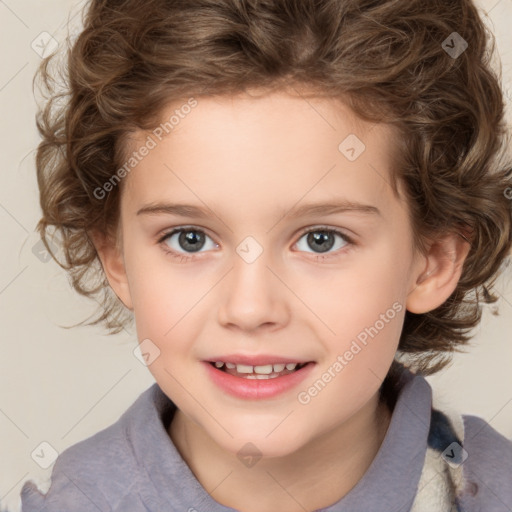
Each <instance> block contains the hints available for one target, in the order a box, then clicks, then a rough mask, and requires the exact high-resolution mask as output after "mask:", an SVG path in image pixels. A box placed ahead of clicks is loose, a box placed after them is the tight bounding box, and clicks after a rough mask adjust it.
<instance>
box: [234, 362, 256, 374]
mask: <svg viewBox="0 0 512 512" xmlns="http://www.w3.org/2000/svg"><path fill="white" fill-rule="evenodd" d="M252 370H253V367H252V366H249V365H247V364H237V365H236V371H237V372H238V373H253V371H252Z"/></svg>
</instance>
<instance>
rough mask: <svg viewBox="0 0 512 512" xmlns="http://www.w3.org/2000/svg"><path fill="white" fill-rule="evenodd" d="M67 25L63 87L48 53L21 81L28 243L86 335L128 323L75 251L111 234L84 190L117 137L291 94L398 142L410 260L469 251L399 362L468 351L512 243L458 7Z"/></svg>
mask: <svg viewBox="0 0 512 512" xmlns="http://www.w3.org/2000/svg"><path fill="white" fill-rule="evenodd" d="M82 22H83V30H82V31H81V32H80V34H79V35H78V37H77V39H76V41H74V42H73V43H70V42H69V40H68V47H67V54H66V55H67V70H66V72H65V74H64V89H63V90H62V91H58V90H57V88H58V87H62V80H61V82H59V81H56V80H54V78H53V76H54V75H53V74H52V73H53V72H52V71H50V66H49V64H50V62H55V61H54V59H55V57H56V56H57V54H53V55H50V56H48V57H47V58H46V59H44V60H43V61H42V63H41V65H40V68H39V69H38V71H37V73H36V76H35V77H34V80H35V81H36V80H38V79H39V80H40V82H41V84H42V87H41V88H42V89H43V90H44V95H45V99H46V102H45V104H44V107H43V108H40V110H39V111H38V114H37V127H38V129H39V132H40V134H41V135H42V142H41V143H40V144H39V146H38V151H37V177H38V184H39V188H40V201H41V207H42V212H43V217H42V219H41V220H40V222H39V224H38V230H39V232H40V234H41V237H42V239H43V241H44V243H45V245H46V246H47V248H48V250H49V251H50V252H51V253H52V251H51V246H50V244H49V243H48V240H47V237H49V236H50V233H49V228H51V227H53V228H55V233H56V234H59V235H60V236H61V238H62V240H61V241H60V247H61V248H62V249H63V253H64V256H65V261H60V260H59V259H58V258H57V256H56V255H55V254H53V253H52V255H53V256H54V258H55V259H56V261H57V262H58V263H59V265H61V266H62V267H63V268H65V269H66V270H67V271H68V272H69V275H70V279H71V283H72V286H73V287H74V288H75V290H76V291H77V292H79V293H80V294H82V295H85V296H87V297H90V298H93V299H95V300H96V301H97V302H98V303H99V305H100V309H99V313H98V315H97V316H96V318H93V319H91V318H89V320H90V321H89V322H88V324H87V325H92V324H97V323H101V322H102V323H104V325H105V326H106V327H107V328H108V329H109V331H110V332H111V333H116V332H119V331H120V330H121V328H122V327H123V326H125V325H127V322H129V321H131V320H133V315H132V314H131V312H130V311H128V310H127V309H126V308H125V307H124V305H123V304H122V302H121V301H120V300H119V299H118V298H117V297H116V296H115V295H114V294H113V292H112V290H111V289H110V287H109V285H108V281H107V279H106V276H105V274H104V272H103V269H102V266H101V263H100V261H99V259H98V254H97V252H96V249H95V246H94V245H93V243H92V241H91V237H90V234H91V232H92V231H97V232H100V233H103V234H105V235H106V236H108V237H115V236H116V235H115V234H116V232H117V226H118V221H119V203H120V201H119V199H120V194H121V193H122V186H119V187H111V188H112V190H110V191H109V193H108V194H107V196H106V197H105V198H104V199H103V198H99V197H98V194H97V193H95V192H94V191H95V190H96V191H97V190H98V187H100V188H101V187H103V186H104V184H105V183H106V182H108V181H109V180H111V178H112V176H113V175H114V174H115V173H116V170H118V169H119V167H120V166H121V165H122V162H123V161H125V160H124V158H125V154H124V152H125V149H126V142H127V140H128V137H129V136H130V134H131V133H133V132H134V131H136V130H140V129H142V130H149V129H153V128H155V127H156V126H157V124H158V123H159V122H160V118H159V116H160V114H161V112H162V111H163V109H164V108H165V107H166V106H167V105H168V104H170V103H171V102H175V101H178V100H183V98H189V97H191V96H196V97H199V96H211V95H230V94H231V95H232V94H238V93H240V92H243V91H247V90H248V89H250V88H251V89H252V88H260V89H261V88H263V89H266V90H268V91H272V90H277V89H285V88H290V87H292V88H293V87H294V86H296V87H297V88H298V87H299V86H306V87H307V89H308V90H310V91H311V92H312V96H317V97H321V96H324V97H331V98H339V99H343V101H345V102H346V103H347V104H348V105H349V106H350V107H351V108H352V109H353V110H354V111H355V112H356V113H357V114H358V115H359V116H360V117H361V118H362V119H365V120H368V121H372V122H375V123H377V122H386V123H389V124H390V125H392V126H393V127H395V128H396V130H398V131H397V133H399V134H400V137H397V140H396V144H397V149H398V153H397V155H398V163H397V165H396V167H395V168H394V169H393V176H392V185H393V189H394V191H395V193H396V190H397V182H400V184H401V185H403V189H404V191H405V196H406V200H407V204H408V206H409V209H410V216H411V223H412V227H413V230H414V235H415V245H416V247H417V248H419V249H420V250H422V251H424V250H425V241H426V240H429V239H430V238H431V237H434V236H435V235H436V234H440V233H446V232H457V233H461V235H464V233H465V235H464V236H467V237H468V238H470V239H471V248H470V252H469V254H468V256H467V258H466V260H465V262H464V266H463V271H462V275H461V278H460V280H459V283H458V285H457V287H456V289H455V291H454V292H453V294H452V295H451V296H450V297H449V299H448V300H447V301H446V302H445V303H444V304H442V305H441V306H439V307H438V308H436V309H435V310H433V311H430V312H428V313H425V314H413V313H411V312H407V313H406V317H405V321H404V326H403V331H402V334H401V339H400V343H399V354H398V355H399V356H400V355H402V356H403V355H404V354H405V355H408V357H410V366H411V367H412V368H413V369H416V370H417V371H420V372H422V373H424V374H429V373H434V372H435V371H437V370H439V369H440V368H442V367H443V366H445V365H446V364H447V362H448V361H449V359H450V356H451V353H452V352H453V351H454V350H460V348H459V347H460V346H461V345H464V344H466V343H467V341H468V340H469V339H470V337H471V336H470V335H469V331H470V330H471V329H472V328H473V327H475V326H476V325H477V324H478V322H479V321H480V318H481V313H482V306H481V303H482V302H495V301H496V300H497V296H496V295H495V294H493V293H492V288H493V285H494V283H495V280H496V278H497V276H498V275H499V273H500V270H501V269H500V267H501V266H502V265H503V263H504V262H505V259H506V258H507V257H508V256H509V255H510V248H511V245H512V230H511V224H512V215H511V201H510V198H511V196H512V188H511V187H512V176H511V174H512V171H511V167H512V166H511V163H510V161H507V158H506V151H505V147H506V143H507V130H506V124H505V122H504V100H503V93H502V90H501V87H500V77H499V76H498V74H497V73H496V72H494V71H493V70H492V68H491V58H492V57H493V55H494V38H493V36H492V34H491V33H490V32H489V31H488V29H487V28H486V27H485V25H484V23H483V21H482V19H481V18H480V17H479V14H478V12H477V9H476V8H475V6H474V5H473V4H472V3H471V1H470V0H452V1H450V2H446V1H445V0H430V1H429V2H424V1H423V0H407V1H405V2H404V1H397V0H316V1H314V2H307V1H304V0H91V1H90V2H89V4H88V6H87V8H86V9H85V10H84V12H83V20H82ZM455 32H456V34H454V33H455ZM455 42H457V45H456V44H455ZM464 42H467V48H465V46H464ZM450 49H452V50H453V51H452V52H450ZM455 50H457V53H456V54H454V52H455ZM61 78H62V75H61ZM62 100H64V101H62ZM121 185H122V183H121ZM84 322H85V321H84ZM84 322H81V324H83V323H84Z"/></svg>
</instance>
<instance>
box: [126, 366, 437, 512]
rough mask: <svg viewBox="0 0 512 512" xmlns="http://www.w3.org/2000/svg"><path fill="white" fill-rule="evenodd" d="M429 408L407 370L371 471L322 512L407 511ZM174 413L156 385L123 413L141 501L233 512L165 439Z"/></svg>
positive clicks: (425, 388) (424, 389)
mask: <svg viewBox="0 0 512 512" xmlns="http://www.w3.org/2000/svg"><path fill="white" fill-rule="evenodd" d="M431 406H432V390H431V388H430V385H429V384H428V382H427V381H426V380H425V379H424V378H423V377H422V376H419V375H414V374H412V373H410V372H409V371H407V370H406V371H405V372H404V375H403V378H402V380H401V384H400V387H399V389H398V399H397V402H396V405H395V407H394V410H393V414H392V417H391V421H390V425H389V428H388V431H387V433H386V436H385V438H384V441H383V443H382V445H381V447H380V449H379V451H378V452H377V455H376V456H375V458H374V460H373V461H372V463H371V465H370V467H369V468H368V470H367V471H366V473H365V474H364V475H363V478H362V479H361V480H360V481H359V482H358V483H357V484H356V485H355V486H354V487H353V488H352V489H351V490H350V492H349V493H348V494H346V495H345V496H344V497H343V498H342V499H341V500H339V501H338V502H336V503H335V504H333V505H331V506H329V507H327V508H324V509H322V511H323V512H351V511H353V510H379V511H381V512H387V511H389V512H391V511H396V510H404V511H405V510H409V509H410V507H411V506H412V503H413V501H414V497H415V495H416V492H417V487H418V482H419V480H420V476H421V472H422V469H423V464H424V460H425V454H426V449H427V438H428V431H429V424H430V414H431ZM175 410H176V406H175V404H174V403H173V402H172V401H171V400H170V399H169V398H168V397H167V396H166V395H165V394H164V393H163V391H162V390H161V389H160V387H159V386H158V384H157V383H155V384H153V385H152V386H151V387H150V388H149V389H147V390H146V391H145V392H144V393H142V394H141V396H140V397H139V398H138V399H137V401H136V402H135V403H134V404H133V405H132V407H130V409H128V411H126V413H125V418H124V419H125V421H126V422H127V425H128V426H127V429H128V432H127V434H128V438H129V440H130V441H131V443H132V448H133V451H134V454H135V457H136V459H137V465H138V466H139V467H141V468H143V470H144V477H143V478H144V482H142V485H141V486H140V494H141V498H142V499H143V500H144V502H145V503H146V505H147V506H148V507H150V508H149V510H157V509H159V508H167V507H171V508H172V509H173V510H193V509H196V510H197V511H198V512H202V511H204V510H208V511H209V512H228V511H234V510H235V509H232V508H229V507H226V506H224V505H221V504H219V503H218V502H216V501H215V500H214V499H213V498H212V497H211V496H210V495H209V494H208V493H207V491H206V490H205V489H204V488H203V487H202V485H201V484H200V483H199V481H198V480H197V479H196V477H195V476H194V474H193V473H192V471H191V470H190V468H189V467H188V465H187V464H186V462H185V461H184V460H183V459H182V457H181V455H180V454H179V452H178V451H177V449H176V447H175V445H174V443H173V442H172V440H171V438H170V437H169V435H168V434H167V431H166V429H165V426H164V423H163V419H162V418H163V416H164V415H165V416H167V418H170V417H172V415H173V414H174V411H175Z"/></svg>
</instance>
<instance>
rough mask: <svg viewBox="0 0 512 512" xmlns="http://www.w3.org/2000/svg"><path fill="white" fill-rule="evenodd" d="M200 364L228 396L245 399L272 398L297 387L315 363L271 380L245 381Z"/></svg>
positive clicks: (208, 365)
mask: <svg viewBox="0 0 512 512" xmlns="http://www.w3.org/2000/svg"><path fill="white" fill-rule="evenodd" d="M202 363H203V364H204V365H205V366H206V371H207V372H208V375H209V377H210V379H211V380H212V381H213V383H214V384H215V385H216V386H218V387H219V388H220V389H222V390H223V391H225V392H226V393H228V394H229V395H232V396H235V397H237V398H246V399H247V398H250V399H264V398H272V397H275V396H277V395H280V394H282V393H285V392H286V391H289V390H290V389H293V388H294V387H295V386H298V385H299V384H300V383H301V382H302V381H303V380H304V379H305V378H306V377H307V376H308V375H309V374H310V373H311V371H312V370H313V366H315V363H312V362H311V363H308V364H307V365H306V366H304V367H303V368H301V369H300V370H296V371H294V372H293V373H289V374H288V375H283V376H282V377H275V378H273V379H245V378H244V377H235V376H234V375H230V374H229V373H226V372H223V371H222V370H219V369H217V368H215V367H214V366H213V365H212V364H210V363H208V362H206V361H202Z"/></svg>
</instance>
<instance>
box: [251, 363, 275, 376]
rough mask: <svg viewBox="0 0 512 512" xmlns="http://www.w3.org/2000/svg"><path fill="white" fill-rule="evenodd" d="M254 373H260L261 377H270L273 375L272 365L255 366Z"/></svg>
mask: <svg viewBox="0 0 512 512" xmlns="http://www.w3.org/2000/svg"><path fill="white" fill-rule="evenodd" d="M254 373H259V374H261V375H270V374H271V373H272V365H271V364H266V365H265V366H255V367H254Z"/></svg>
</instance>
